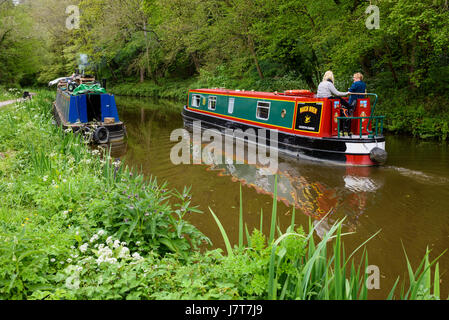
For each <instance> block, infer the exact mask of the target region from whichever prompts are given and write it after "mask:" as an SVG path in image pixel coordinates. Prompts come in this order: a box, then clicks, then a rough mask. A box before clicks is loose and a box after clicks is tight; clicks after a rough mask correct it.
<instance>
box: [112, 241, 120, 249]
mask: <svg viewBox="0 0 449 320" xmlns="http://www.w3.org/2000/svg"><path fill="white" fill-rule="evenodd" d="M112 246H113V247H114V249H116V248H118V247H120V240H115V241H114V244H113V245H112Z"/></svg>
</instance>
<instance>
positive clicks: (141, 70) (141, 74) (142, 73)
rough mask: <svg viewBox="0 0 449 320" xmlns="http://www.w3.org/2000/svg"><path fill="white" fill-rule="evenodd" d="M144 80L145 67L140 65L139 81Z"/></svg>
mask: <svg viewBox="0 0 449 320" xmlns="http://www.w3.org/2000/svg"><path fill="white" fill-rule="evenodd" d="M144 81H145V68H144V67H140V83H142V82H144Z"/></svg>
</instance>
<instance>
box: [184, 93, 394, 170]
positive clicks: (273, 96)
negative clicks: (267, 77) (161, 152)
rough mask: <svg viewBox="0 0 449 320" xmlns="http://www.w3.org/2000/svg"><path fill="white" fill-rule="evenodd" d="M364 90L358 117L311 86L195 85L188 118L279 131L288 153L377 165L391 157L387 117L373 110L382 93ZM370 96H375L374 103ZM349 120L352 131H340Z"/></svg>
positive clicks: (186, 113)
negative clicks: (275, 89)
mask: <svg viewBox="0 0 449 320" xmlns="http://www.w3.org/2000/svg"><path fill="white" fill-rule="evenodd" d="M363 95H364V96H366V98H364V99H358V100H357V106H356V108H355V110H354V113H353V116H352V117H349V118H345V117H341V116H340V109H341V102H340V100H339V99H327V98H317V97H316V95H315V94H314V93H313V92H311V91H308V90H287V91H285V92H282V93H280V92H256V91H244V90H228V89H223V88H220V89H195V90H189V92H188V102H187V105H185V106H184V109H183V119H184V122H185V124H186V125H189V123H191V122H193V121H198V120H199V121H201V124H202V127H209V128H216V129H219V130H220V131H222V132H223V133H224V132H225V130H226V129H240V130H244V131H245V130H247V129H250V128H252V129H255V130H257V129H271V130H277V132H278V141H277V145H278V150H279V151H280V152H282V153H284V154H287V155H290V156H293V157H308V158H313V159H319V160H326V161H331V162H336V163H340V164H346V165H354V166H374V165H379V164H383V163H384V162H385V161H386V156H387V153H386V151H385V137H384V136H383V134H382V131H383V120H384V117H383V116H375V115H374V109H375V104H376V102H377V95H375V94H363ZM370 96H372V97H374V98H375V101H374V103H373V106H371V99H370ZM345 119H346V120H347V119H350V120H351V131H352V135H350V136H342V135H341V134H340V126H341V124H340V122H341V120H345ZM203 124H204V125H203ZM268 142H269V141H268ZM267 144H268V143H267Z"/></svg>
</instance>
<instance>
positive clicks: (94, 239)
mask: <svg viewBox="0 0 449 320" xmlns="http://www.w3.org/2000/svg"><path fill="white" fill-rule="evenodd" d="M97 240H98V235H97V234H94V235H93V236H92V238H90V242H91V243H92V242H94V241H97Z"/></svg>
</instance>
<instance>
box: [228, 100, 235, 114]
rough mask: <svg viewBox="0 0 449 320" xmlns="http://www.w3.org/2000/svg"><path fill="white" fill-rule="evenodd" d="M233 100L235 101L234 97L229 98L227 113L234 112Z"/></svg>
mask: <svg viewBox="0 0 449 320" xmlns="http://www.w3.org/2000/svg"><path fill="white" fill-rule="evenodd" d="M234 101H235V98H229V102H228V113H233V112H234Z"/></svg>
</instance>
